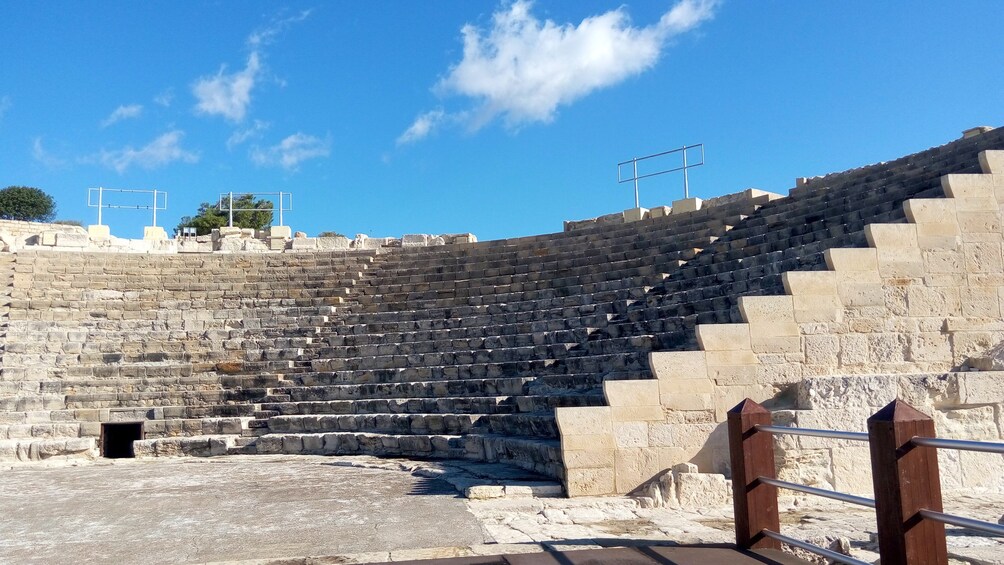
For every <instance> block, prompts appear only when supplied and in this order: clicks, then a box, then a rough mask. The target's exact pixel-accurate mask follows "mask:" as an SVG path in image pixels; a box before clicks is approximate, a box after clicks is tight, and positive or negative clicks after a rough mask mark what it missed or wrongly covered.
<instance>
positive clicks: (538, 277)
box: [3, 131, 1004, 477]
mask: <svg viewBox="0 0 1004 565" xmlns="http://www.w3.org/2000/svg"><path fill="white" fill-rule="evenodd" d="M1000 146H1004V133H1002V132H1001V131H994V132H990V133H987V134H983V135H981V136H977V137H974V138H971V139H967V140H962V141H957V142H953V143H951V144H949V145H948V146H946V147H944V148H936V149H934V150H928V151H926V152H921V153H918V154H916V155H913V156H910V157H907V158H903V159H899V160H896V161H892V162H889V163H883V164H879V165H875V166H871V167H866V168H863V169H859V170H854V171H848V172H845V173H840V174H835V175H828V176H827V177H823V178H820V179H813V180H810V181H809V182H808V184H807V185H806V186H804V187H801V188H799V189H797V190H794V191H793V192H792V196H791V197H790V198H784V199H775V200H772V199H770V198H762V197H761V198H760V199H758V200H755V201H747V202H744V203H741V204H735V205H734V206H733V207H732V208H729V207H728V206H720V207H712V208H707V209H705V210H700V211H698V212H694V213H690V214H677V215H672V214H671V215H670V216H667V217H664V218H656V219H651V220H644V221H640V222H634V223H631V224H623V225H618V226H615V227H608V226H594V227H590V228H586V229H583V230H576V231H575V232H566V233H562V234H548V235H542V236H533V237H530V238H517V239H513V240H504V241H498V242H484V243H478V244H465V245H456V246H445V247H436V248H418V249H402V250H395V251H392V252H388V253H381V254H379V255H376V256H375V257H370V258H369V262H368V263H367V264H366V265H365V266H366V268H365V269H363V268H360V269H358V272H359V274H358V276H351V275H350V276H348V277H347V278H346V277H339V276H338V275H337V273H338V272H345V271H341V270H339V268H328V269H327V270H328V271H329V272H327V273H324V272H320V271H323V270H324V269H321V270H320V271H315V272H312V273H308V271H309V270H310V269H304V271H303V276H301V277H290V278H286V279H278V280H273V279H267V278H262V279H261V282H266V283H273V282H274V285H273V286H275V287H276V288H275V289H274V292H275V293H276V294H274V295H271V296H269V297H268V299H271V298H273V297H281V298H280V299H281V300H294V301H296V300H325V299H339V300H338V302H340V303H341V305H339V306H338V307H337V308H336V309H335V311H329V312H328V313H327V314H323V315H321V317H316V316H315V317H309V316H304V317H303V318H301V319H303V320H304V321H307V320H309V322H310V323H309V324H303V325H298V324H296V323H295V320H296V318H297V317H296V316H284V315H281V314H276V318H277V319H278V318H280V317H282V318H283V322H282V323H276V324H272V325H268V324H257V325H259V326H262V327H260V328H257V327H256V328H254V330H255V331H253V332H245V333H243V334H242V333H240V331H241V330H239V329H234V328H229V329H228V328H207V330H206V331H207V332H209V331H212V332H219V333H217V334H213V335H214V336H215V338H218V339H219V342H218V343H226V344H227V347H235V348H236V346H237V345H238V343H239V344H240V346H241V348H243V349H244V351H239V353H240V355H238V356H237V357H236V358H235V359H233V360H231V366H230V367H228V370H227V371H226V372H233V371H236V372H237V373H238V374H233V375H225V374H222V373H219V372H218V371H217V368H218V367H217V366H216V365H218V364H215V363H214V364H209V363H203V364H199V363H193V364H190V365H189V367H190V369H189V373H188V374H190V375H192V376H200V377H201V376H203V375H204V376H206V377H207V378H217V379H218V382H219V383H220V387H219V390H213V389H211V387H210V388H209V389H207V390H204V391H203V390H198V389H195V390H181V391H178V392H177V393H172V392H171V391H169V390H166V389H165V388H164V387H163V386H161V385H158V384H155V383H153V382H150V385H151V388H144V389H142V390H139V389H129V393H127V394H124V395H116V396H115V397H114V398H111V397H109V396H102V395H108V394H111V392H110V391H107V390H102V389H100V388H94V389H86V388H85V387H80V388H77V389H73V391H72V392H70V391H66V392H64V391H62V390H60V392H59V393H50V394H51V395H52V396H53V397H55V396H58V394H63V395H64V401H65V400H71V397H72V402H76V403H80V404H81V405H83V404H86V403H95V404H98V405H101V404H103V403H105V404H108V403H110V404H114V406H107V407H105V406H102V407H98V408H88V409H83V408H81V409H79V410H76V411H67V410H66V409H65V408H64V409H63V410H64V411H66V412H73V413H74V414H78V413H79V414H80V415H81V416H87V417H90V416H92V415H93V414H95V413H97V414H99V415H100V414H101V411H102V410H108V411H109V414H111V413H112V412H111V411H114V413H115V414H120V415H126V414H129V412H128V411H129V410H133V411H134V412H133V413H132V414H131V416H135V417H139V416H140V415H144V416H143V417H144V418H145V419H148V420H151V421H160V420H162V419H168V420H169V419H171V418H183V419H186V420H192V421H194V420H198V419H199V417H202V418H208V419H210V420H211V421H216V420H217V419H227V418H230V419H231V420H233V418H238V420H239V421H240V422H241V423H242V424H243V425H245V426H247V427H246V428H244V429H242V432H241V433H242V437H240V438H238V439H233V438H231V439H230V440H226V441H223V440H219V439H218V436H219V434H220V432H219V431H218V430H219V429H221V428H219V427H216V428H214V427H213V426H208V427H207V426H203V427H202V428H198V427H197V426H195V425H194V424H192V425H190V426H189V428H190V429H189V430H188V432H186V435H187V436H188V437H187V438H184V441H182V440H181V439H178V438H161V439H159V440H158V439H157V438H153V439H151V440H149V441H150V442H151V443H150V444H149V445H148V446H145V447H149V448H150V449H152V450H153V451H154V452H156V451H157V449H158V446H162V447H163V448H164V450H165V451H164V453H168V452H170V451H171V450H177V449H190V450H192V452H193V453H194V452H201V451H200V450H205V453H206V454H209V453H210V452H213V450H215V451H216V452H217V453H219V452H220V450H221V449H222V450H223V451H222V452H235V453H251V452H259V453H274V452H292V453H373V454H403V455H416V456H418V455H420V456H457V457H466V458H474V459H484V460H489V461H497V460H500V461H509V462H513V463H517V464H521V465H523V466H525V467H527V468H532V469H535V470H538V471H541V470H543V471H545V472H547V473H549V474H551V475H552V476H556V477H560V476H562V475H563V470H562V466H561V463H560V455H559V451H558V446H557V442H556V441H555V439H554V438H556V437H557V436H556V429H555V426H554V417H553V409H554V407H556V406H594V405H596V404H595V403H597V402H599V400H600V394H599V393H600V386H601V385H602V383H603V382H604V381H605V380H610V379H620V378H639V377H642V376H647V373H648V359H647V353H648V352H649V351H653V350H673V349H685V348H687V347H689V346H691V345H692V344H693V335H692V334H693V330H692V328H693V326H694V325H695V324H696V323H705V322H724V321H731V320H732V319H733V318H734V317H735V316H736V315H737V314H736V303H737V300H738V298H739V297H740V296H748V295H757V294H772V293H780V292H781V278H780V274H781V273H782V272H784V271H789V270H805V269H818V268H820V267H821V266H822V265H823V257H822V251H823V250H825V249H826V248H829V247H840V246H862V245H864V243H865V238H864V234H863V231H862V230H863V228H864V226H865V225H866V224H869V223H874V222H896V221H902V220H903V218H904V216H903V212H902V209H901V208H902V202H903V200H905V199H907V198H913V197H917V196H934V195H936V194H937V193H938V190H939V186H940V185H939V180H938V179H939V178H940V176H941V175H943V174H945V173H953V172H976V171H978V169H979V164H978V161H977V160H976V158H975V155H976V152H977V151H979V150H980V149H985V148H991V147H1000ZM302 255H307V254H302ZM302 255H297V256H302ZM245 260H246V261H248V262H247V263H246V265H250V267H248V270H249V271H252V272H261V273H264V272H265V271H264V269H258V268H257V267H256V265H257V264H256V263H255V262H254V261H255V260H254V259H245ZM283 260H286V259H283V256H272V258H270V259H269V261H279V262H281V261H283ZM290 260H291V259H290ZM270 265H273V266H275V265H278V263H270ZM311 268H313V267H311ZM347 268H348V267H347ZM256 269H257V271H256ZM40 272H42V270H40ZM20 274H21V275H23V274H24V271H22V272H21V273H20ZM18 276H19V274H17V273H16V274H15V275H14V277H15V278H16V277H18ZM221 276H222V275H221ZM254 276H259V275H257V274H256V275H254ZM260 276H262V277H264V276H265V275H264V274H262V275H260ZM19 281H20V282H23V280H21V279H17V280H15V289H16V288H17V287H18V284H19ZM60 282H65V281H60ZM97 284H100V283H97ZM113 284H122V283H121V281H119V280H118V279H116V280H115V281H114V283H113ZM146 284H148V285H149V286H150V287H151V288H152V289H157V291H160V290H163V291H164V292H163V293H162V294H157V292H156V291H154V292H151V294H150V295H149V296H151V297H153V296H156V297H157V298H156V299H153V298H151V300H163V301H167V300H169V296H170V293H171V292H178V293H184V292H186V291H187V292H190V293H194V294H192V295H191V296H190V297H189V298H191V297H196V298H195V299H196V300H206V302H205V304H206V306H210V304H209V302H210V301H211V299H210V298H208V297H209V296H213V297H216V298H219V296H217V295H216V294H210V293H214V292H220V291H219V290H218V289H213V288H210V287H205V288H188V289H185V288H180V287H178V286H172V287H170V288H168V287H167V286H166V285H164V284H162V283H159V284H160V286H158V283H156V282H150V283H146ZM221 284H224V283H221ZM71 288H72V287H71ZM118 288H119V287H115V289H118ZM262 289H263V287H262V286H260V285H258V284H257V282H241V283H240V284H238V283H232V286H231V287H228V289H227V292H230V293H231V294H230V295H232V296H233V297H234V299H236V300H243V299H244V298H246V294H247V293H257V292H261V291H262ZM199 293H206V294H199ZM43 296H45V297H44V298H43ZM53 296H54V295H39V296H38V297H36V300H38V301H39V302H37V304H38V305H41V304H44V303H43V302H41V301H43V300H46V299H53ZM65 296H66V297H71V296H72V297H73V300H74V301H77V300H80V298H77V296H78V295H71V294H67V295H65ZM22 299H23V297H17V300H22ZM86 300H97V299H96V297H95V298H87V299H86ZM86 300H85V302H86ZM184 300H185V298H184V297H182V298H181V299H180V300H178V301H175V302H174V303H172V307H177V305H178V304H179V303H180V302H183V301H184ZM113 303H114V300H113V301H112V302H111V303H106V302H95V304H98V305H99V306H100V307H101V308H109V309H111V310H112V311H115V310H116V309H115V308H113V307H111V304H113ZM165 303H166V302H165ZM332 303H334V302H332ZM269 304H270V303H267V302H263V303H261V307H262V310H263V311H265V312H266V313H267V310H268V309H269ZM74 305H75V306H76V305H77V303H76V302H74ZM286 305H288V303H283V304H282V305H278V304H277V308H279V309H280V310H281V308H282V307H283V306H286ZM297 305H298V306H300V307H303V308H311V307H313V306H315V305H316V306H322V304H317V303H316V302H312V303H310V304H304V303H302V302H300V303H297ZM29 306H30V299H29ZM50 306H51V305H50ZM23 308H25V305H24V304H23V303H21V302H18V303H17V304H16V308H15V310H18V311H21V310H22V309H23ZM50 310H51V308H50ZM43 311H47V310H43ZM301 314H307V313H306V312H301ZM266 315H267V314H266ZM228 316H229V315H228ZM228 316H224V317H222V318H219V319H221V320H224V321H225V320H227V319H228ZM215 320H217V318H215V317H212V318H209V319H207V320H197V319H193V320H191V322H208V323H209V325H212V324H213V323H215ZM121 322H122V323H123V324H125V323H127V322H129V323H131V322H132V320H122V321H121ZM252 325H255V323H254V322H252ZM195 331H197V330H195V329H194V328H193V329H192V332H195ZM101 332H105V333H101ZM114 332H115V330H114V329H113V328H111V327H105V328H102V329H100V330H95V332H93V334H94V335H90V336H89V338H90V339H91V343H93V344H94V346H95V347H97V350H98V351H100V352H102V353H113V354H114V353H115V352H114V351H103V350H102V349H103V348H106V347H113V345H112V344H113V343H114V342H115V340H116V339H119V338H120V337H121V336H118V337H117V334H115V333H114ZM223 332H228V333H227V335H226V336H225V337H224V336H223ZM234 332H237V333H234ZM102 336H104V337H108V338H109V339H107V340H103V339H102ZM308 336H309V339H307V340H302V341H301V339H303V338H305V337H308ZM8 339H9V338H8ZM207 339H208V338H207ZM125 341H127V340H122V342H123V343H124V342H125ZM82 351H83V350H82ZM87 351H88V355H90V354H91V353H90V351H91V350H90V349H88V350H87ZM227 351H229V349H227ZM235 351H238V350H236V349H235ZM140 352H141V353H142V352H145V351H142V350H141V351H140ZM105 360H106V359H105V358H104V357H102V358H101V359H100V361H99V360H98V358H97V357H94V358H91V357H87V358H86V362H87V363H91V362H95V363H100V362H104V361H105ZM5 361H6V360H5ZM166 362H167V361H166V360H165V363H166ZM7 366H8V364H7V363H6V362H5V364H4V373H3V375H4V379H6V378H7V376H8V373H7ZM125 367H126V366H123V367H115V366H114V365H113V366H112V369H111V370H110V371H109V372H107V373H106V372H103V371H104V368H103V367H101V368H100V369H101V371H98V372H95V369H99V367H81V368H79V369H74V370H76V371H79V372H78V373H74V374H73V376H72V378H73V379H76V380H78V381H87V380H88V379H90V380H105V379H108V380H109V381H111V380H115V379H121V380H122V382H123V383H124V382H126V381H128V380H135V379H144V378H145V379H149V378H151V376H152V375H149V374H143V375H141V376H140V375H138V374H135V373H132V374H131V373H130V372H129V371H124V372H123V369H125ZM14 369H15V372H13V373H9V374H10V375H12V376H14V375H17V374H18V373H17V372H16V369H18V368H16V367H15V368H14ZM70 369H72V368H71V367H66V368H65V370H63V369H60V371H61V372H60V373H59V377H60V378H66V377H68V376H71V370H70ZM116 369H117V371H118V372H116ZM155 370H156V369H155ZM259 371H265V372H267V373H268V374H258V372H259ZM97 375H100V377H97ZM92 377H93V378H92ZM54 380H59V379H48V380H46V379H39V381H38V382H39V383H48V382H51V381H54ZM256 383H257V385H256ZM41 386H42V385H41V384H40V385H39V387H40V388H41ZM46 386H49V385H46ZM99 386H100V385H99ZM67 395H70V396H69V397H68V396H67ZM499 397H509V398H511V399H512V401H511V402H506V401H500V400H499ZM51 401H52V398H47V399H46V402H51ZM185 402H190V404H188V405H185V404H184V403H185ZM142 403H150V404H152V406H150V407H143V406H136V404H142ZM563 403H567V404H563ZM228 412H229V413H228ZM231 425H232V424H231ZM343 427H344V428H346V429H343ZM349 428H354V429H349ZM200 429H201V430H202V433H200V432H199V431H200ZM207 430H208V431H207ZM214 430H216V431H214ZM158 441H159V442H160V443H158ZM221 441H222V443H220V442H221ZM184 446H188V447H184ZM221 446H222V447H221Z"/></svg>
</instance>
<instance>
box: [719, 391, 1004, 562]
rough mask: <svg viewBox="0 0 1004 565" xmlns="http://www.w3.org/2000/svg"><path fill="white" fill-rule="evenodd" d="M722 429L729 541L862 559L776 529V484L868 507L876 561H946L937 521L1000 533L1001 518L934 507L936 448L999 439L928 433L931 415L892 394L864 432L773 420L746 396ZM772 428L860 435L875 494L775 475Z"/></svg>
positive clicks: (971, 446) (987, 447)
mask: <svg viewBox="0 0 1004 565" xmlns="http://www.w3.org/2000/svg"><path fill="white" fill-rule="evenodd" d="M728 430H729V451H730V455H731V459H732V488H733V495H734V505H735V522H736V544H737V545H739V546H740V547H742V548H744V549H766V548H774V549H780V544H782V543H783V544H788V545H792V546H795V547H799V548H801V549H804V550H806V551H810V552H812V553H815V554H817V555H821V556H823V557H826V558H828V559H832V560H834V561H838V562H841V563H850V564H854V565H860V564H862V563H865V562H864V561H860V560H858V559H854V558H853V557H849V556H847V555H843V554H841V553H837V552H834V551H832V550H829V549H826V548H822V547H819V546H815V545H812V544H810V543H807V542H805V541H802V540H798V539H795V538H792V537H789V536H785V535H783V534H781V533H780V519H779V516H778V507H777V489H786V490H792V491H796V492H801V493H804V494H810V495H814V496H821V497H825V498H830V499H833V500H838V501H841V502H846V503H850V504H857V505H860V506H866V507H869V508H874V509H875V515H876V522H877V526H878V539H879V552H880V555H881V559H882V564H883V565H901V564H902V565H907V564H909V565H916V564H918V563H923V564H928V563H930V564H933V565H946V564H947V563H948V553H947V543H946V539H945V528H944V526H945V524H949V525H953V526H957V527H961V528H968V529H972V530H977V531H981V532H985V533H989V534H992V535H1000V536H1004V525H1000V524H994V523H991V522H984V521H981V520H975V519H972V518H966V517H963V516H956V515H953V514H946V513H944V512H943V511H942V501H941V479H940V475H939V471H938V460H937V451H936V450H937V449H961V450H967V451H979V452H985V453H1000V454H1004V443H992V442H979V441H969V440H957V439H944V438H938V437H935V433H934V432H935V430H934V421H933V420H932V419H931V418H929V417H927V416H926V415H924V414H922V413H921V412H919V411H917V410H916V409H914V408H912V407H910V406H909V405H907V404H906V403H904V402H901V401H899V400H897V401H894V402H892V403H891V404H889V405H888V406H886V407H885V408H883V409H882V410H880V411H878V412H877V413H875V414H874V415H872V416H871V417H870V418H869V419H868V432H867V433H864V432H847V431H835V430H816V429H809V428H796V427H786V426H776V425H773V424H772V423H771V416H770V412H769V411H768V410H767V409H765V408H763V407H762V406H760V405H759V404H757V403H755V402H753V401H752V400H749V399H747V400H745V401H743V402H741V403H740V404H739V405H738V406H736V407H735V408H733V409H732V410H730V411H729V415H728ZM774 435H797V436H809V437H817V438H826V439H838V440H847V441H859V442H868V443H869V448H870V453H871V468H872V479H873V483H874V487H875V499H871V498H865V497H862V496H856V495H852V494H847V493H843V492H837V491H831V490H826V489H820V488H816V487H811V486H807V485H802V484H798V483H792V482H788V481H782V480H779V479H777V478H776V468H775V462H774V445H773V436H774ZM902 438H907V439H902Z"/></svg>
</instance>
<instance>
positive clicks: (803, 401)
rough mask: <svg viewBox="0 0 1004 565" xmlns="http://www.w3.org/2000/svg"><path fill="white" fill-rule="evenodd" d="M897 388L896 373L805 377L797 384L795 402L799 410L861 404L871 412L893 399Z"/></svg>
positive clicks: (852, 406)
mask: <svg viewBox="0 0 1004 565" xmlns="http://www.w3.org/2000/svg"><path fill="white" fill-rule="evenodd" d="M897 390H898V376H896V375H851V376H836V377H814V378H806V379H803V380H802V382H801V383H799V385H798V388H797V406H798V408H799V409H800V410H823V409H847V408H854V407H863V408H868V409H872V408H874V409H875V410H872V412H874V411H876V410H877V409H878V408H881V407H883V406H885V405H886V404H888V403H890V402H892V401H893V400H895V399H896V393H897ZM862 425H863V420H862Z"/></svg>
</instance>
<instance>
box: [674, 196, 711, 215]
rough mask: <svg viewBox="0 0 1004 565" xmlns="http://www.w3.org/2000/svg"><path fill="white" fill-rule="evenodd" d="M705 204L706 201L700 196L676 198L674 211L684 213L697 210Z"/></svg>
mask: <svg viewBox="0 0 1004 565" xmlns="http://www.w3.org/2000/svg"><path fill="white" fill-rule="evenodd" d="M703 205H704V201H703V200H701V199H700V198H684V199H683V200H674V201H673V213H674V214H684V213H686V212H696V211H698V210H700V209H701V207H702V206H703Z"/></svg>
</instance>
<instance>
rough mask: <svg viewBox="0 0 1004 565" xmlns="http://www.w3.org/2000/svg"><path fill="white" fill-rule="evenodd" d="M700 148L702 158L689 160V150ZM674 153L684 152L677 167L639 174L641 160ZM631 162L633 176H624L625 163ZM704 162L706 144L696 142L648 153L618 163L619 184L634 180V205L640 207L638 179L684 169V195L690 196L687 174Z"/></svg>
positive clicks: (685, 196)
mask: <svg viewBox="0 0 1004 565" xmlns="http://www.w3.org/2000/svg"><path fill="white" fill-rule="evenodd" d="M696 148H700V150H701V160H700V162H697V163H688V162H687V151H688V150H690V149H696ZM674 153H682V155H683V165H681V166H679V167H675V168H672V169H664V170H660V171H655V172H654V173H647V174H643V175H639V174H638V163H639V162H640V161H647V160H649V159H655V158H657V157H664V156H666V155H672V154H674ZM629 163H630V164H631V171H632V173H631V177H624V176H623V175H622V174H621V171H622V170H623V167H624V165H627V164H629ZM703 164H704V144H703V143H696V144H694V145H684V146H683V147H680V148H679V149H671V150H669V151H663V152H662V153H653V154H652V155H646V156H644V157H635V158H633V159H628V160H627V161H621V162H620V163H617V184H623V183H625V182H632V181H633V182H634V207H635V208H638V207H640V206H641V204H640V203H639V200H638V181H639V180H641V179H647V178H649V177H655V176H659V175H664V174H666V173H675V172H676V171H683V197H684V198H690V178H689V176H688V174H687V171H688V170H689V169H692V168H694V167H700V166H701V165H703Z"/></svg>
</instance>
